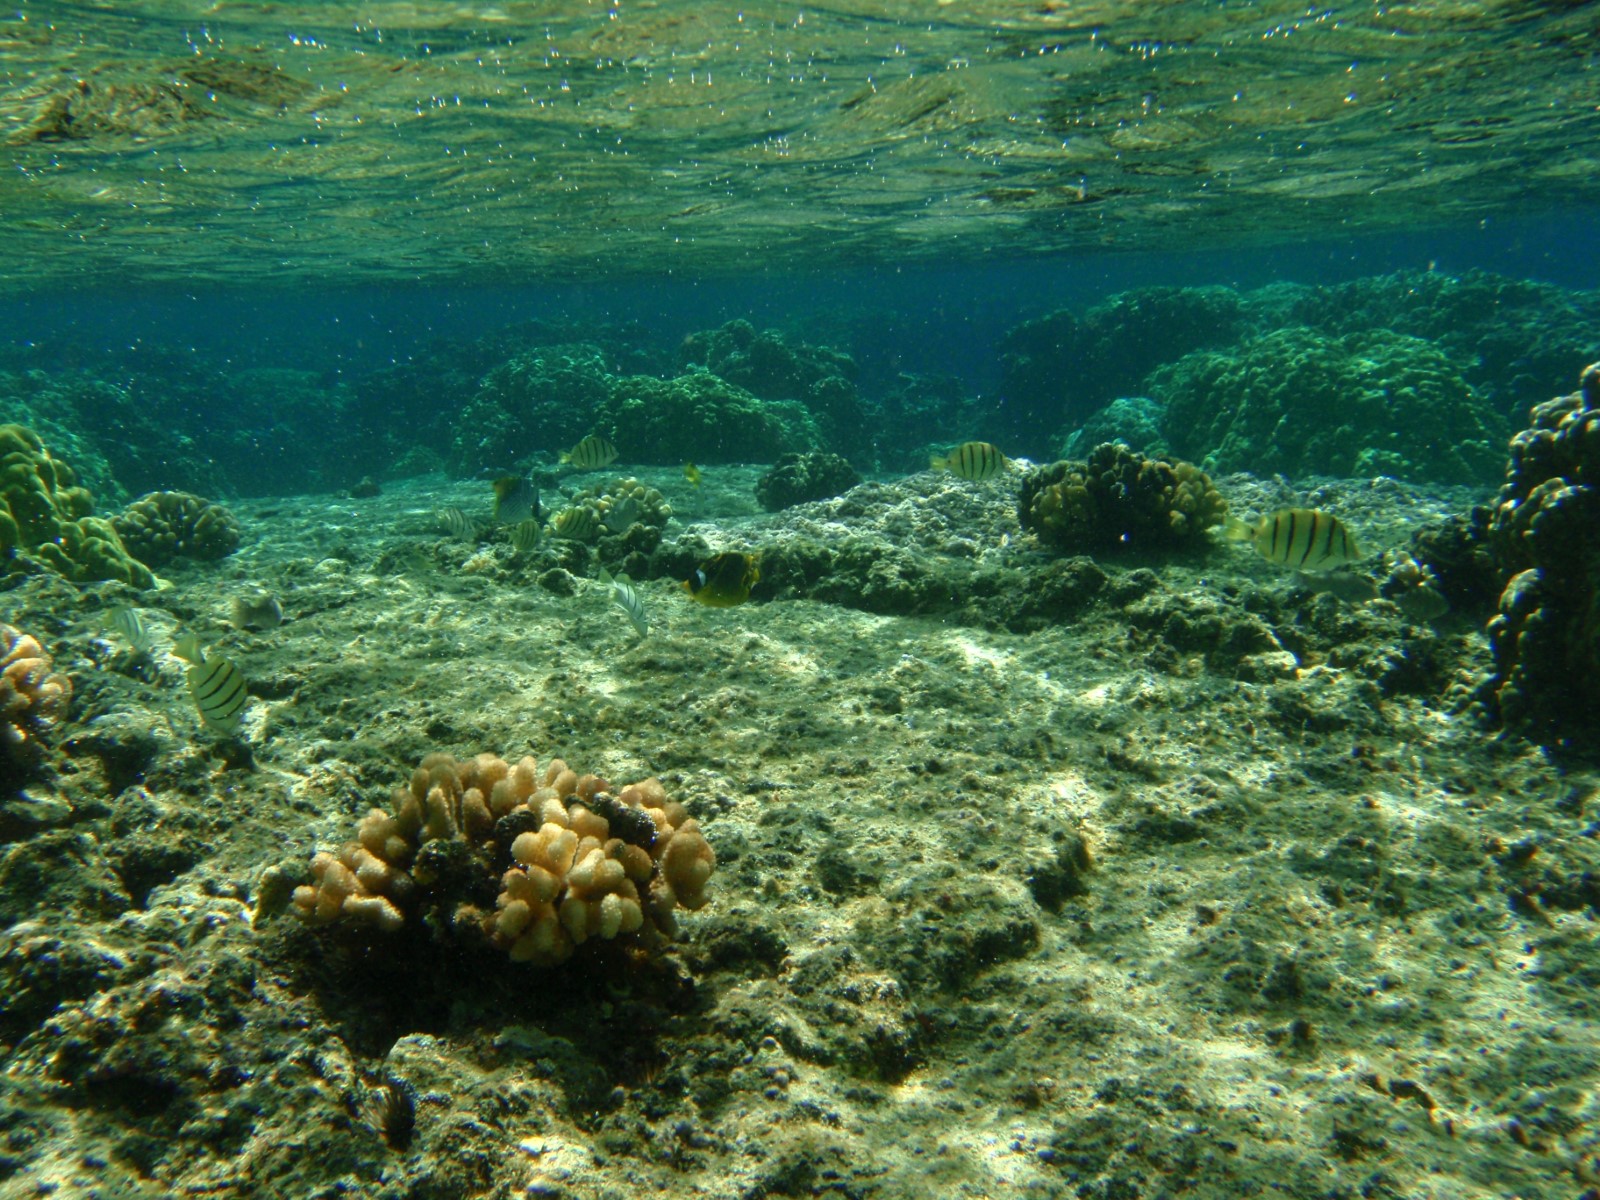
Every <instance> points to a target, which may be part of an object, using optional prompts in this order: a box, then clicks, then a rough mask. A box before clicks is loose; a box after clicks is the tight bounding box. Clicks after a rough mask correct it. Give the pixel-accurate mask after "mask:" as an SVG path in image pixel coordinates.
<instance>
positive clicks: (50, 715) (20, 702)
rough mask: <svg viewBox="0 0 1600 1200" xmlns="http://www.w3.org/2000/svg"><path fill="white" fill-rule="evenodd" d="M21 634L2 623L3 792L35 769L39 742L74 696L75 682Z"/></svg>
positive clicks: (0, 761)
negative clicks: (40, 733) (34, 749)
mask: <svg viewBox="0 0 1600 1200" xmlns="http://www.w3.org/2000/svg"><path fill="white" fill-rule="evenodd" d="M52 665H53V664H52V662H51V658H50V656H49V655H48V654H46V653H45V651H44V648H43V647H42V646H40V645H39V643H38V641H37V640H36V639H35V638H33V637H32V636H30V635H29V634H26V633H23V632H22V630H20V629H16V628H13V627H12V626H10V625H6V624H4V623H0V794H4V793H6V792H9V791H10V790H11V786H12V784H13V783H14V781H15V776H17V775H18V774H19V773H20V772H21V771H23V770H24V769H26V768H27V767H28V766H30V765H32V761H33V759H34V754H33V748H34V744H35V743H34V739H35V738H36V737H37V736H38V734H39V732H40V731H41V730H42V729H43V728H44V727H45V726H46V725H48V724H49V723H50V722H51V721H52V720H54V719H55V718H56V717H58V716H59V715H60V714H61V713H62V712H63V711H64V710H65V709H66V706H67V702H68V701H69V700H70V699H71V698H72V681H71V680H70V679H69V678H68V677H67V676H65V675H63V674H61V673H59V672H57V671H54V670H52V669H51V668H52Z"/></svg>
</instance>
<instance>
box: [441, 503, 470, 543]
mask: <svg viewBox="0 0 1600 1200" xmlns="http://www.w3.org/2000/svg"><path fill="white" fill-rule="evenodd" d="M434 516H436V517H438V519H439V528H440V529H441V530H443V531H444V532H445V533H447V534H449V535H450V536H451V537H453V538H460V539H461V540H462V541H463V542H470V541H472V539H473V538H475V537H477V536H478V523H477V522H476V521H474V520H473V519H472V518H471V517H469V516H467V514H466V513H464V512H462V511H461V510H460V509H459V508H441V509H440V510H439V511H438V512H437V513H435V514H434Z"/></svg>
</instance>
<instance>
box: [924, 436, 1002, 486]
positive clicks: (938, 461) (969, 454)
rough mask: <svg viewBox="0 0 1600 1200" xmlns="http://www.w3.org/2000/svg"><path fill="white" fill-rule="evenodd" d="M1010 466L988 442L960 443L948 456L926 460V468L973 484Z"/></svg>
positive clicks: (992, 476)
mask: <svg viewBox="0 0 1600 1200" xmlns="http://www.w3.org/2000/svg"><path fill="white" fill-rule="evenodd" d="M1010 465H1011V464H1010V460H1008V459H1007V458H1006V456H1005V455H1004V454H1001V453H1000V451H999V449H998V448H997V447H995V446H993V445H991V444H990V443H988V442H962V443H961V445H959V446H957V447H956V448H955V449H954V450H952V451H950V453H949V454H947V455H944V456H942V457H941V456H940V455H937V454H935V455H934V456H933V457H932V458H930V459H929V460H928V466H929V467H930V468H932V469H933V470H935V471H949V472H950V473H951V474H952V475H958V476H960V477H961V478H962V479H971V480H973V481H975V482H976V481H980V480H984V479H993V478H994V477H995V476H996V475H998V474H1000V472H1001V471H1004V470H1005V469H1006V468H1007V467H1008V466H1010Z"/></svg>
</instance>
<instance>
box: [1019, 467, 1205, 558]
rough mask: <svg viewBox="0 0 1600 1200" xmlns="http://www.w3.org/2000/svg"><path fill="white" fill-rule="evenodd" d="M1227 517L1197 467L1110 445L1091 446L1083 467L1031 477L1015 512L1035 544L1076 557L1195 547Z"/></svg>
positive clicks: (1045, 469) (1037, 471)
mask: <svg viewBox="0 0 1600 1200" xmlns="http://www.w3.org/2000/svg"><path fill="white" fill-rule="evenodd" d="M1227 513H1228V503H1227V501H1226V500H1224V499H1223V498H1222V496H1221V494H1220V493H1219V492H1218V491H1217V490H1216V488H1215V487H1213V486H1212V483H1211V479H1210V477H1209V476H1207V475H1206V473H1205V472H1204V471H1202V470H1200V468H1198V467H1196V466H1194V465H1193V464H1192V463H1187V462H1174V461H1172V460H1170V459H1165V458H1146V457H1145V456H1144V455H1142V454H1138V453H1135V452H1134V451H1132V450H1129V449H1128V447H1126V446H1124V445H1121V444H1120V443H1116V442H1107V443H1105V444H1103V445H1100V446H1096V447H1095V448H1094V450H1093V451H1092V452H1091V453H1090V455H1089V461H1088V462H1086V463H1082V462H1058V463H1054V464H1052V465H1050V466H1048V467H1039V468H1037V469H1035V470H1032V471H1029V472H1028V473H1027V475H1026V476H1025V477H1024V478H1023V481H1022V492H1021V495H1020V498H1019V503H1018V506H1017V517H1018V519H1019V520H1020V521H1021V523H1022V526H1023V528H1024V529H1029V530H1032V531H1033V533H1034V535H1035V536H1036V537H1038V538H1039V540H1040V541H1042V542H1046V543H1048V544H1050V545H1052V546H1055V547H1056V548H1057V549H1060V550H1066V551H1071V552H1080V553H1081V552H1086V551H1093V550H1115V549H1128V548H1133V547H1139V548H1156V547H1175V546H1183V545H1189V544H1193V543H1194V542H1195V541H1196V540H1197V539H1199V538H1200V537H1201V535H1203V534H1204V533H1205V531H1206V530H1207V529H1210V528H1211V527H1212V526H1215V525H1220V524H1222V521H1223V518H1224V517H1226V516H1227Z"/></svg>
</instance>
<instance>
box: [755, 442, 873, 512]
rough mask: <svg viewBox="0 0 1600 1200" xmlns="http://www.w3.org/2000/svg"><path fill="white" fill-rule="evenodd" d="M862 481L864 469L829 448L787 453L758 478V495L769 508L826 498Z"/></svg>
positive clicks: (770, 510)
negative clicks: (861, 470)
mask: <svg viewBox="0 0 1600 1200" xmlns="http://www.w3.org/2000/svg"><path fill="white" fill-rule="evenodd" d="M860 482H861V472H860V471H857V470H856V469H855V468H854V467H852V466H851V465H850V463H849V462H848V461H847V460H846V459H844V458H842V457H840V456H839V455H837V454H834V453H832V452H830V451H827V450H812V451H810V452H808V453H806V454H785V455H784V456H783V457H782V458H780V459H779V460H778V461H777V462H776V463H774V464H773V466H772V469H771V470H769V471H766V472H765V473H763V474H762V476H761V478H760V479H758V480H757V481H756V499H757V500H758V501H760V503H761V507H762V508H764V509H766V510H767V511H768V512H777V511H778V510H779V509H780V508H788V507H789V506H790V505H791V504H804V503H806V502H807V501H809V500H826V499H828V498H829V497H830V496H838V495H841V494H842V493H844V492H848V491H849V490H850V489H851V488H853V487H855V486H856V484H858V483H860Z"/></svg>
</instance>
